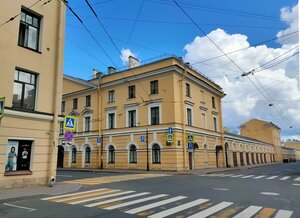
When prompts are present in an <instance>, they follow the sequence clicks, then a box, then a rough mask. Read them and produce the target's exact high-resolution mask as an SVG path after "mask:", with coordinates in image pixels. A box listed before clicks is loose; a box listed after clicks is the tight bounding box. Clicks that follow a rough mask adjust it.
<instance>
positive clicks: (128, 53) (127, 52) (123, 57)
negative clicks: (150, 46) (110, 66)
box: [120, 48, 137, 65]
mask: <svg viewBox="0 0 300 218" xmlns="http://www.w3.org/2000/svg"><path fill="white" fill-rule="evenodd" d="M121 54H122V55H120V58H121V60H122V62H123V65H128V57H129V56H133V57H135V58H137V55H136V54H134V53H133V52H132V51H131V50H130V49H129V48H126V49H125V48H122V50H121Z"/></svg>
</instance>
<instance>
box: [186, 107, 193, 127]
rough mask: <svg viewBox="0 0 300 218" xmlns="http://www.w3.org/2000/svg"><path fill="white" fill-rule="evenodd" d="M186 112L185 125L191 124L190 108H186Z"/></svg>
mask: <svg viewBox="0 0 300 218" xmlns="http://www.w3.org/2000/svg"><path fill="white" fill-rule="evenodd" d="M186 112H187V125H188V126H192V125H193V124H192V109H190V108H187V110H186Z"/></svg>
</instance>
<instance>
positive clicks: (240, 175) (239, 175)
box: [231, 174, 244, 178]
mask: <svg viewBox="0 0 300 218" xmlns="http://www.w3.org/2000/svg"><path fill="white" fill-rule="evenodd" d="M242 176H244V175H243V174H238V175H234V176H231V177H232V178H237V177H242Z"/></svg>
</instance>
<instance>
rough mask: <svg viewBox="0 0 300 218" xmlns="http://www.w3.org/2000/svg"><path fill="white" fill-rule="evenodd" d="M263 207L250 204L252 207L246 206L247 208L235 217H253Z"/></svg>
mask: <svg viewBox="0 0 300 218" xmlns="http://www.w3.org/2000/svg"><path fill="white" fill-rule="evenodd" d="M261 209H262V207H258V206H250V207H248V208H246V209H245V210H243V211H242V212H240V213H239V214H237V215H236V216H234V217H233V218H248V217H252V216H253V215H254V214H256V213H257V212H258V211H260V210H261Z"/></svg>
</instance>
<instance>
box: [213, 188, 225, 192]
mask: <svg viewBox="0 0 300 218" xmlns="http://www.w3.org/2000/svg"><path fill="white" fill-rule="evenodd" d="M214 190H217V191H229V189H228V188H214Z"/></svg>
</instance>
